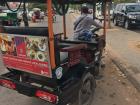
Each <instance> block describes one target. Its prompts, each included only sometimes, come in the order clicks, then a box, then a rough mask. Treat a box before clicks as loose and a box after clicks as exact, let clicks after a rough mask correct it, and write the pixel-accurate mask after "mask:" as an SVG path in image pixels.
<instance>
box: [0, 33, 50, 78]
mask: <svg viewBox="0 0 140 105" xmlns="http://www.w3.org/2000/svg"><path fill="white" fill-rule="evenodd" d="M0 49H1V53H2V58H3V63H4V64H5V66H6V67H9V68H13V69H17V70H22V71H25V72H30V73H34V74H38V75H42V76H46V77H52V74H51V69H50V59H49V49H48V39H47V38H46V37H39V36H38V37H37V36H26V35H25V36H21V35H11V34H2V33H1V34H0Z"/></svg>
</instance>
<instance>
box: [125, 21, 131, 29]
mask: <svg viewBox="0 0 140 105" xmlns="http://www.w3.org/2000/svg"><path fill="white" fill-rule="evenodd" d="M124 27H125V29H129V28H130V25H129V22H128V20H126V21H125V23H124Z"/></svg>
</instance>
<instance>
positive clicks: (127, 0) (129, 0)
mask: <svg viewBox="0 0 140 105" xmlns="http://www.w3.org/2000/svg"><path fill="white" fill-rule="evenodd" d="M113 1H114V3H132V2H136V0H113Z"/></svg>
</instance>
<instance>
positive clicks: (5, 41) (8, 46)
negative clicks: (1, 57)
mask: <svg viewBox="0 0 140 105" xmlns="http://www.w3.org/2000/svg"><path fill="white" fill-rule="evenodd" d="M0 49H1V52H2V54H9V55H14V56H16V55H17V52H16V46H15V38H14V36H12V35H11V36H8V35H6V34H5V35H0Z"/></svg>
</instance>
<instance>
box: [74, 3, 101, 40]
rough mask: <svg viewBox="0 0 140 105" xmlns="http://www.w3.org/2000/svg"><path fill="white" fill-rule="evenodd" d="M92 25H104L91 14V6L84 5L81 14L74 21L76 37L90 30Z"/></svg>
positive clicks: (99, 26)
mask: <svg viewBox="0 0 140 105" xmlns="http://www.w3.org/2000/svg"><path fill="white" fill-rule="evenodd" d="M91 26H95V27H98V28H102V25H101V24H100V23H99V22H97V21H96V20H95V19H93V16H92V15H90V12H89V8H88V7H87V6H82V8H81V16H80V17H78V18H77V20H76V21H75V22H74V39H77V38H78V36H79V35H80V34H81V33H83V32H87V31H90V29H91Z"/></svg>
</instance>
